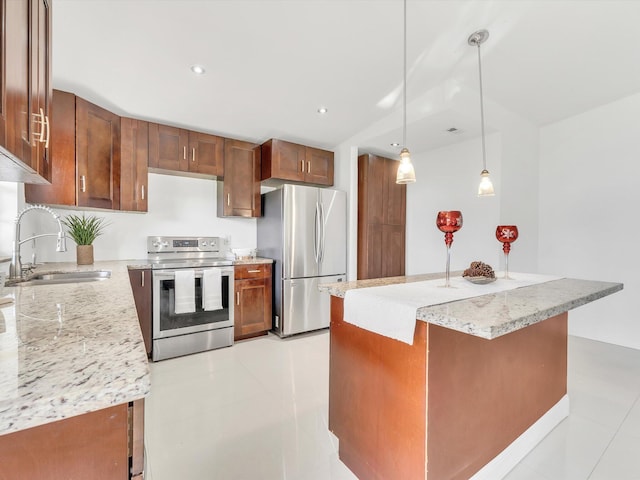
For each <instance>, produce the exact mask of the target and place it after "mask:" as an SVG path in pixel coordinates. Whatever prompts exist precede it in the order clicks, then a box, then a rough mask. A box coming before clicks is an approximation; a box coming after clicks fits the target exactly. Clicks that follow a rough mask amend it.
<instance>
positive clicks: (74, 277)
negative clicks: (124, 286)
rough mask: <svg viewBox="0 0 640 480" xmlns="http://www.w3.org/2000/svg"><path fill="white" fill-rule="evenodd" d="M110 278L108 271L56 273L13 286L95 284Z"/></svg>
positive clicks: (38, 276)
mask: <svg viewBox="0 0 640 480" xmlns="http://www.w3.org/2000/svg"><path fill="white" fill-rule="evenodd" d="M109 278H111V271H109V270H95V271H87V272H58V273H41V274H37V275H34V276H33V277H31V278H29V280H27V281H25V282H18V283H16V284H15V285H20V286H32V285H55V284H58V283H80V282H95V281H98V280H108V279H109Z"/></svg>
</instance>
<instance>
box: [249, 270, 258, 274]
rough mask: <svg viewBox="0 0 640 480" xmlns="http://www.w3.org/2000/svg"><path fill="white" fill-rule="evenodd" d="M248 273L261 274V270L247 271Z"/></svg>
mask: <svg viewBox="0 0 640 480" xmlns="http://www.w3.org/2000/svg"><path fill="white" fill-rule="evenodd" d="M247 273H260V270H247Z"/></svg>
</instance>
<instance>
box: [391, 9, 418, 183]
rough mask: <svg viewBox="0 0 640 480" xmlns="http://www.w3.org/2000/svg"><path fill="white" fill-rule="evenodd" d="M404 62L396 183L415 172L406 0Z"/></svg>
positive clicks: (413, 176) (410, 180)
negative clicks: (409, 124)
mask: <svg viewBox="0 0 640 480" xmlns="http://www.w3.org/2000/svg"><path fill="white" fill-rule="evenodd" d="M403 35H404V37H403V39H404V45H403V50H404V63H403V77H402V78H403V84H402V150H401V151H400V165H398V173H396V183H400V184H405V183H414V182H415V181H416V172H415V170H414V169H413V163H411V154H410V153H409V149H408V148H407V0H404V29H403Z"/></svg>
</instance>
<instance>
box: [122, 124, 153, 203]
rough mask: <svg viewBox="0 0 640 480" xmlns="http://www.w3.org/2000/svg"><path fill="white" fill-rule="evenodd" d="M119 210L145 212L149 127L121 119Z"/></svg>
mask: <svg viewBox="0 0 640 480" xmlns="http://www.w3.org/2000/svg"><path fill="white" fill-rule="evenodd" d="M120 126H121V132H120V134H121V136H122V140H121V158H120V163H121V169H120V170H121V173H120V210H128V211H136V212H146V211H147V178H148V166H147V165H148V162H149V124H148V123H147V122H145V121H142V120H134V119H133V118H122V119H121V123H120Z"/></svg>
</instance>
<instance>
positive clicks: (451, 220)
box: [436, 210, 462, 287]
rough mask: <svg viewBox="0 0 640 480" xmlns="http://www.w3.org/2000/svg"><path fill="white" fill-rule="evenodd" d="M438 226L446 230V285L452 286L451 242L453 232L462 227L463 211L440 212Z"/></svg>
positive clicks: (437, 220)
mask: <svg viewBox="0 0 640 480" xmlns="http://www.w3.org/2000/svg"><path fill="white" fill-rule="evenodd" d="M436 226H437V227H438V229H439V230H440V231H441V232H444V244H445V245H446V246H447V268H446V270H445V284H444V286H445V287H450V286H451V284H450V282H449V278H450V276H449V271H450V266H451V244H452V243H453V234H454V233H455V232H457V231H458V230H460V229H461V228H462V212H460V211H459V210H448V211H441V212H438V216H437V217H436Z"/></svg>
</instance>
